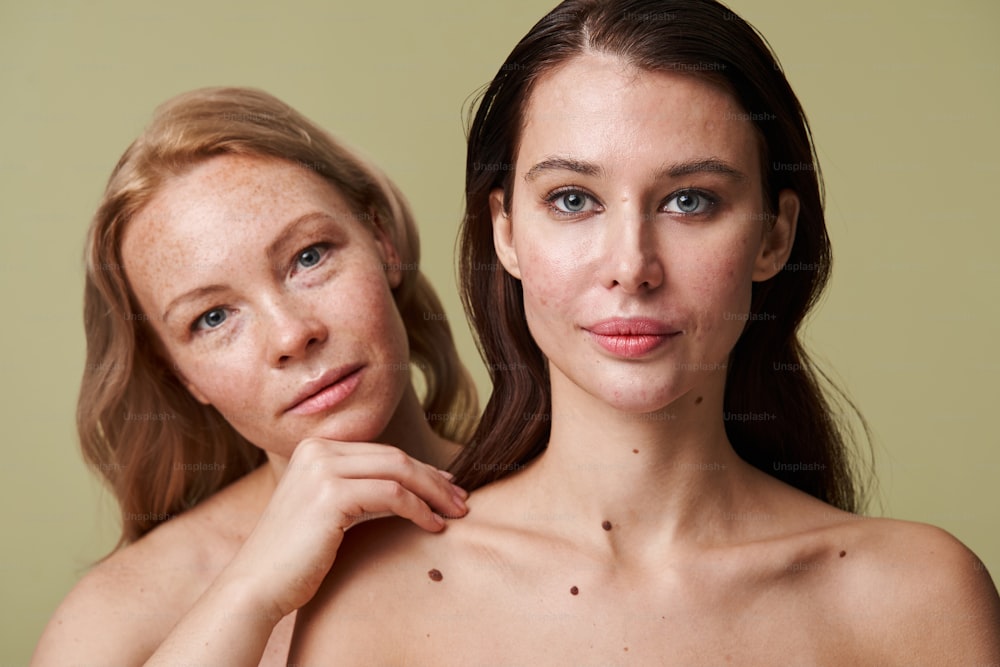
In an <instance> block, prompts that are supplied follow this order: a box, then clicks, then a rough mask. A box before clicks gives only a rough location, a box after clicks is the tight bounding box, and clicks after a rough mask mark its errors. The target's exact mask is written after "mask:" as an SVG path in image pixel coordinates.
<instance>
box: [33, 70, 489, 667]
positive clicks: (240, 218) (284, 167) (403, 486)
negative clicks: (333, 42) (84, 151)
mask: <svg viewBox="0 0 1000 667" xmlns="http://www.w3.org/2000/svg"><path fill="white" fill-rule="evenodd" d="M86 257H87V277H86V292H85V327H86V334H87V365H86V371H85V375H84V378H83V382H82V386H81V390H80V399H79V409H78V415H77V420H78V428H79V434H80V438H81V441H82V446H83V452H84V455H85V458H86V459H87V461H88V462H89V463H90V464H92V465H94V467H95V468H96V469H98V470H100V471H101V473H102V474H103V476H104V477H105V479H106V481H107V483H108V485H109V486H110V488H111V489H112V491H113V492H114V494H115V497H116V498H117V500H118V502H119V504H120V506H121V513H122V534H121V539H120V541H119V544H118V547H117V549H116V550H115V551H114V552H113V553H112V554H111V555H109V556H108V557H107V558H106V559H104V560H103V561H102V562H101V563H99V564H98V565H96V566H95V567H94V568H93V569H92V570H91V571H90V572H89V573H88V574H87V575H86V576H85V577H84V578H83V579H82V580H81V581H80V582H79V584H78V585H77V586H76V587H75V588H74V590H73V591H72V592H71V593H70V594H69V595H68V596H67V598H66V599H65V601H64V602H63V603H62V604H61V606H60V607H59V608H58V609H57V610H56V612H55V614H54V615H53V617H52V619H51V621H50V623H49V625H48V627H47V629H46V631H45V633H44V635H43V636H42V639H41V641H40V643H39V645H38V647H37V649H36V653H35V656H34V659H33V664H36V665H64V664H68V663H70V662H72V663H83V664H94V665H110V664H115V665H138V664H143V663H146V664H180V663H184V664H195V663H197V664H222V663H223V662H224V663H225V664H247V665H253V664H262V665H278V664H281V665H283V664H285V661H286V656H287V652H288V645H289V641H290V633H291V628H292V621H293V618H294V613H295V610H296V609H298V608H299V607H300V606H301V605H303V604H304V603H305V602H306V601H308V600H309V599H310V598H311V597H312V595H313V593H314V592H315V590H316V588H317V586H318V585H319V583H320V581H321V580H322V578H323V576H324V575H325V573H326V571H327V570H328V569H329V567H330V565H331V563H332V562H333V560H334V558H335V556H336V552H337V548H338V546H339V544H340V541H341V539H342V538H343V535H344V532H345V531H346V530H347V529H349V528H350V527H352V526H353V525H355V524H357V523H359V522H361V521H364V520H365V519H368V518H371V517H373V516H379V515H383V514H396V515H399V516H402V517H406V518H407V519H409V520H411V521H413V522H414V523H415V524H416V525H418V526H420V527H421V528H422V529H425V530H429V531H440V530H441V529H442V528H443V526H444V521H443V519H442V518H441V516H439V515H441V514H443V515H449V516H461V515H462V514H464V513H465V505H464V497H465V493H464V491H462V490H461V489H460V488H458V487H456V486H454V485H452V484H451V483H450V481H449V476H448V475H447V474H446V473H443V472H442V471H441V470H440V468H443V467H444V466H446V465H447V464H448V463H449V462H450V461H451V460H452V458H453V457H454V456H455V454H456V453H457V452H458V451H459V446H458V445H457V444H456V442H461V441H463V440H464V439H465V438H466V437H467V435H468V432H469V428H470V427H471V423H470V421H471V420H470V419H469V418H468V417H469V416H470V415H472V414H473V413H474V412H475V410H476V407H475V403H476V401H475V395H474V390H473V388H472V385H471V383H470V380H469V378H468V376H467V374H466V372H465V370H464V368H463V367H462V366H461V364H460V362H459V360H458V358H457V354H456V352H455V349H454V345H453V342H452V338H451V334H450V331H449V329H448V325H447V322H446V320H445V319H444V318H440V317H427V316H426V314H427V313H440V312H441V306H440V303H439V302H438V300H437V298H436V296H435V294H434V292H433V290H432V289H431V287H430V285H429V284H428V282H427V281H426V279H425V278H424V277H423V276H422V275H421V273H420V272H419V271H418V270H417V265H418V262H419V249H418V243H417V236H416V230H415V228H414V223H413V220H412V218H411V215H410V212H409V210H408V208H407V205H406V203H405V202H404V201H403V199H402V197H401V196H400V194H399V193H398V191H397V190H396V188H395V187H394V186H393V185H392V184H391V183H390V182H389V181H388V180H386V178H385V177H384V176H382V175H381V174H380V172H378V170H376V169H375V168H373V167H371V166H370V165H367V164H366V163H365V162H364V161H362V160H361V159H360V158H359V157H357V156H356V155H354V154H353V153H351V152H350V151H348V150H347V149H346V148H344V147H343V146H341V145H340V144H339V143H338V142H336V141H335V140H334V139H333V138H332V137H330V136H329V135H328V134H326V133H325V132H323V131H322V130H320V129H319V128H318V127H316V126H315V125H314V124H312V123H311V122H310V121H308V120H307V119H306V118H304V117H302V116H301V115H300V114H298V113H297V112H296V111H294V110H293V109H291V108H290V107H288V106H287V105H285V104H283V103H282V102H280V101H279V100H277V99H275V98H273V97H271V96H270V95H267V94H265V93H262V92H260V91H255V90H249V89H237V88H219V89H205V90H198V91H194V92H191V93H187V94H184V95H181V96H179V97H177V98H174V99H172V100H170V101H168V102H167V103H166V104H164V105H163V106H162V107H160V108H159V109H158V110H157V112H156V115H155V116H154V118H153V121H152V123H151V124H150V126H149V127H148V128H147V129H146V130H145V131H144V132H143V134H142V135H141V136H140V137H139V138H138V139H137V140H136V141H135V142H134V143H133V144H132V145H131V146H130V147H129V148H128V150H127V151H126V152H125V154H124V155H123V156H122V158H121V160H120V161H119V163H118V165H117V167H116V168H115V170H114V172H113V173H112V175H111V178H110V181H109V183H108V186H107V190H106V192H105V195H104V199H103V201H102V203H101V205H100V208H99V210H98V212H97V214H96V216H95V217H94V220H93V223H92V225H91V229H90V233H89V236H88V241H87V253H86ZM411 363H412V364H414V365H416V366H417V367H418V368H419V369H420V370H421V371H422V372H423V376H424V378H425V381H426V382H425V384H426V396H425V397H424V399H423V401H422V402H421V401H420V400H419V399H418V396H417V393H416V391H415V390H414V387H413V385H412V381H411V373H410V369H411ZM427 415H434V417H435V418H434V419H433V420H432V421H430V422H429V421H428V420H427V418H426V417H427ZM374 443H389V444H374ZM390 445H395V446H396V447H398V449H397V448H396V447H392V446H390ZM424 462H425V463H424Z"/></svg>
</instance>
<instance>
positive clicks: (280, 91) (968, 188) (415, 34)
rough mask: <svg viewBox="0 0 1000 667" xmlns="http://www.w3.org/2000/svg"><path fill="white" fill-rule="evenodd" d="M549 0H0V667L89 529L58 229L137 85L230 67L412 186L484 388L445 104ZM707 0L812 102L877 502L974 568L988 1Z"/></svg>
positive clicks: (68, 221) (440, 283)
mask: <svg viewBox="0 0 1000 667" xmlns="http://www.w3.org/2000/svg"><path fill="white" fill-rule="evenodd" d="M549 6H550V5H549V2H547V1H545V0H535V1H533V2H532V1H528V0H520V1H517V2H510V1H505V2H503V3H500V2H496V3H479V2H476V3H472V2H467V1H463V0H428V1H426V2H419V3H409V2H399V3H396V4H389V5H387V4H386V3H377V2H352V3H338V2H331V1H330V0H324V1H322V2H320V1H315V2H290V3H288V4H287V5H286V6H284V7H281V8H279V7H277V6H276V5H275V6H272V3H266V2H263V1H259V0H253V1H250V2H239V3H236V2H214V3H213V2H204V1H200V2H192V1H190V0H180V1H177V2H171V3H158V4H149V3H134V2H126V1H125V0H113V1H102V2H95V3H87V6H86V7H84V5H83V3H72V4H70V3H66V4H58V3H54V2H48V1H40V2H32V3H28V2H21V3H11V2H5V4H3V5H2V6H0V91H2V92H0V94H2V100H3V102H2V103H0V276H2V279H0V287H2V299H3V301H2V304H3V310H2V313H3V315H2V327H0V368H2V371H0V377H2V378H3V379H2V382H0V392H2V393H0V410H2V413H0V414H2V424H3V426H4V429H5V438H4V440H5V442H4V457H3V462H2V463H0V489H2V494H3V495H2V499H3V502H2V503H0V507H2V509H0V512H2V515H0V516H2V529H3V548H2V549H0V614H2V616H0V633H2V636H0V666H2V665H22V664H25V663H26V662H27V661H28V659H29V656H30V654H31V650H32V647H33V646H34V644H35V642H36V641H37V638H38V635H39V633H40V632H41V630H42V627H43V625H44V623H45V622H46V620H47V618H48V616H49V615H50V614H51V612H52V610H53V609H54V608H55V606H56V605H57V603H58V602H59V600H60V599H61V598H62V597H63V596H64V595H65V594H66V592H67V591H68V590H69V589H70V588H71V586H72V585H73V583H74V581H76V579H77V578H79V577H80V575H81V574H82V573H83V572H84V571H85V569H86V568H87V566H88V564H89V563H91V562H92V561H93V560H94V559H96V558H98V557H99V556H101V555H102V554H103V553H105V552H106V551H107V550H108V549H109V548H110V546H111V545H112V544H113V542H114V538H115V535H116V525H115V516H116V515H115V511H114V507H113V504H112V503H110V502H109V499H108V496H107V494H106V493H105V492H103V491H102V490H101V489H100V487H99V485H98V484H97V483H96V482H95V481H94V477H93V476H92V475H91V474H90V472H89V471H88V470H87V469H86V467H85V466H84V465H83V463H82V462H81V459H80V456H79V454H78V452H77V448H76V447H77V446H76V441H75V433H74V425H73V412H74V402H75V397H76V391H77V384H78V380H79V376H80V372H81V369H82V367H83V363H84V357H83V350H84V341H83V334H82V327H81V300H82V299H81V294H82V276H83V270H82V259H81V257H82V242H83V237H84V230H85V228H86V225H87V223H88V220H89V217H90V215H91V214H92V212H93V210H94V209H95V207H96V204H97V202H98V199H99V197H100V195H101V191H102V189H103V186H104V182H105V180H106V178H107V176H108V174H109V173H110V171H111V168H112V167H113V166H114V164H115V162H116V160H117V159H118V156H119V155H120V154H121V152H122V151H123V150H124V148H125V147H126V145H127V144H128V143H129V142H130V141H131V140H132V138H134V136H135V135H136V134H137V133H138V132H139V131H140V130H141V129H142V127H143V126H144V124H145V123H146V122H147V120H148V119H149V117H150V114H151V112H152V110H153V108H154V107H155V106H156V105H157V104H158V103H160V102H161V101H163V100H165V99H166V98H168V97H170V96H172V95H174V94H176V93H179V92H181V91H184V90H188V89H191V88H195V87H200V86H205V85H218V84H235V85H251V86H256V87H260V88H263V89H265V90H267V91H269V92H272V93H274V94H276V95H278V96H279V97H281V98H282V99H284V100H285V101H287V102H289V103H290V104H292V105H293V106H295V107H297V108H298V109H300V110H301V111H302V112H304V113H305V114H306V115H308V116H310V117H311V118H313V119H314V120H316V121H317V122H318V123H319V124H321V125H323V126H324V127H326V128H328V129H330V130H331V131H333V132H334V133H335V134H337V135H338V136H341V137H344V138H346V139H347V141H348V142H349V143H351V144H352V145H354V146H357V147H359V148H361V149H362V150H363V152H365V153H366V154H367V155H369V156H370V157H372V158H373V159H374V160H375V161H376V162H377V163H378V164H380V165H382V166H383V167H384V168H385V169H386V171H387V172H388V173H389V174H390V176H391V177H393V178H394V179H395V180H396V181H397V182H398V183H399V184H400V186H401V187H402V189H403V190H404V192H406V193H407V194H408V196H409V198H410V200H411V202H412V204H413V207H414V209H415V210H416V213H417V216H418V220H419V224H420V228H421V233H422V236H423V246H424V260H423V267H424V269H425V270H426V272H427V273H428V274H429V275H430V277H431V280H432V281H433V282H434V283H435V285H436V286H437V287H438V289H439V290H440V291H441V293H442V295H443V297H444V300H445V302H446V309H447V312H448V315H449V317H450V318H451V321H452V323H453V327H454V328H455V329H456V330H457V334H458V337H459V339H460V344H461V350H462V353H463V355H464V358H465V359H466V361H467V362H468V364H469V365H470V367H472V368H473V370H474V372H475V374H476V376H477V380H478V382H479V386H480V389H481V391H482V393H483V395H484V397H485V394H486V388H487V386H488V382H487V380H486V374H485V372H484V371H483V369H482V364H481V362H480V360H479V358H478V355H477V354H476V352H475V348H474V347H473V345H472V343H471V337H470V336H469V334H468V329H467V327H466V325H465V320H464V317H463V315H462V311H461V308H460V306H459V302H458V298H457V293H456V288H455V279H454V274H455V272H454V268H453V267H454V261H453V252H454V239H455V232H456V228H457V221H458V218H459V215H460V210H461V204H462V182H463V168H464V145H463V144H464V142H463V138H464V134H463V128H464V117H465V116H464V110H465V108H466V107H467V105H468V102H469V99H470V96H471V95H472V94H473V93H474V92H475V91H476V90H477V89H478V88H479V87H480V86H481V85H482V84H484V83H486V82H487V81H488V80H489V79H490V77H491V76H492V74H493V73H494V72H495V71H496V70H497V69H498V67H499V65H500V64H501V62H502V60H503V58H504V57H505V56H506V54H507V53H508V52H509V50H510V49H511V47H512V46H513V45H514V43H515V42H516V40H517V39H518V38H520V36H521V35H523V33H524V32H525V31H526V30H527V29H528V28H529V27H530V26H531V25H532V24H533V23H534V21H535V20H537V19H538V18H540V17H541V16H542V14H543V13H544V12H545V11H546V10H547V9H548V8H549ZM732 7H733V9H734V10H735V11H736V12H738V13H740V14H741V15H743V16H745V17H746V18H747V19H749V20H750V21H751V22H752V23H754V24H755V25H756V26H757V27H758V28H759V29H760V30H761V31H762V32H763V33H764V34H765V35H766V37H767V38H768V40H769V41H770V43H771V44H772V46H773V47H774V48H775V50H776V51H777V53H778V56H779V58H780V59H781V61H782V62H783V64H784V66H785V69H786V71H787V73H788V76H789V78H790V79H791V82H792V85H793V86H794V87H795V89H796V91H797V92H798V94H799V96H800V98H801V99H802V101H803V104H804V106H805V108H806V111H807V113H808V115H809V117H810V119H811V121H812V123H813V129H814V132H815V135H816V141H817V144H818V147H819V152H820V157H821V160H822V165H823V168H824V171H825V175H826V183H827V188H828V192H829V197H828V211H829V227H830V232H831V235H832V236H833V240H834V249H835V258H836V261H835V271H834V280H833V282H832V285H831V289H830V290H829V292H828V294H827V297H826V299H825V301H824V303H823V304H822V306H821V308H820V309H819V311H818V312H817V314H816V315H815V316H814V317H813V319H812V320H811V323H810V326H809V328H808V332H807V334H808V335H807V337H808V339H809V341H810V343H811V345H812V349H813V350H815V351H816V352H817V353H818V357H819V358H820V359H821V360H823V361H825V362H827V363H828V367H831V368H833V369H834V372H835V375H836V376H837V377H839V378H840V379H841V380H842V381H843V382H844V384H845V385H846V387H847V388H848V390H849V392H850V394H851V395H852V396H853V398H854V399H855V400H856V401H857V403H858V404H859V406H860V407H861V408H862V410H863V412H864V413H865V415H866V416H867V418H868V419H869V420H870V422H871V425H872V427H873V430H874V434H875V436H876V441H875V446H876V455H877V461H878V473H879V476H880V480H881V487H880V496H881V509H876V512H881V513H883V514H885V515H889V516H893V517H898V518H905V519H912V520H917V521H924V522H928V523H933V524H937V525H940V526H942V527H944V528H946V529H947V530H949V531H951V532H952V533H953V534H955V535H956V536H957V537H958V538H960V539H961V540H963V541H964V542H965V543H966V544H968V545H969V546H970V547H971V548H973V549H974V550H975V551H976V552H977V553H978V554H979V555H980V557H981V558H982V559H983V560H984V562H985V563H986V564H987V566H990V567H991V568H992V569H993V571H997V569H998V568H1000V534H998V530H997V527H998V526H997V518H998V509H997V506H998V505H1000V492H998V490H997V486H998V484H1000V481H998V476H1000V448H998V444H1000V443H998V436H997V431H996V428H995V427H993V426H991V424H994V423H995V422H994V421H993V420H994V418H995V417H996V415H997V412H998V408H997V396H998V392H997V389H996V378H997V373H998V371H1000V361H998V360H997V357H996V356H995V354H994V351H995V347H994V346H995V344H996V342H997V339H998V338H1000V314H998V309H997V306H996V299H995V297H996V288H997V287H998V286H1000V280H998V277H1000V274H998V263H997V252H998V249H1000V220H998V215H997V199H996V197H997V195H998V185H997V184H998V182H1000V169H998V166H997V156H998V154H1000V131H998V129H997V123H998V119H1000V85H998V81H1000V40H998V39H997V29H998V27H1000V20H998V19H1000V9H998V7H997V6H996V5H995V4H994V3H992V2H990V1H989V0H980V1H976V0H954V1H952V2H950V3H948V4H947V5H946V6H939V7H938V8H933V9H917V8H914V7H913V3H910V2H907V1H906V0H892V1H890V2H883V3H878V4H876V3H869V2H868V1H867V0H847V1H845V0H819V1H816V2H802V3H791V2H787V1H778V0H734V1H733V3H732ZM580 83H581V85H583V86H586V85H587V82H586V81H581V82H580ZM80 659H81V661H84V662H85V656H80Z"/></svg>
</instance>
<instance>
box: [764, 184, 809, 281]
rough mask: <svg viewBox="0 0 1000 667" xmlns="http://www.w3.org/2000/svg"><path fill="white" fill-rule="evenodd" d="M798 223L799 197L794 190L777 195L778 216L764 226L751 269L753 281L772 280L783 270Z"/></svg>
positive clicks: (790, 251)
mask: <svg viewBox="0 0 1000 667" xmlns="http://www.w3.org/2000/svg"><path fill="white" fill-rule="evenodd" d="M798 221H799V196H798V195H797V194H795V191H794V190H782V191H781V192H779V193H778V214H777V215H776V216H775V218H774V220H773V221H771V223H770V225H765V228H764V236H763V238H761V242H760V252H759V253H758V254H757V259H756V261H755V262H754V267H753V280H754V281H755V282H761V281H764V280H768V279H769V278H773V277H774V276H776V275H777V274H778V272H779V271H781V269H783V268H784V266H785V262H787V261H788V256H789V255H790V254H792V244H794V243H795V228H796V225H797V224H798Z"/></svg>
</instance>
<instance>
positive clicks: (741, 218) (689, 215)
mask: <svg viewBox="0 0 1000 667" xmlns="http://www.w3.org/2000/svg"><path fill="white" fill-rule="evenodd" d="M758 165H759V156H758V149H757V139H756V136H755V133H754V130H753V125H752V123H751V122H750V121H749V120H748V119H747V115H746V113H745V112H744V111H743V110H742V109H741V108H740V107H739V106H738V105H737V103H736V102H735V101H734V100H733V99H732V98H731V97H730V96H729V95H728V94H727V93H726V92H724V91H723V90H721V89H720V88H717V87H715V86H713V85H711V84H709V83H706V82H705V81H704V80H700V79H697V78H695V77H693V76H690V75H685V74H682V73H673V72H670V73H651V72H647V71H642V70H638V69H635V68H634V67H631V66H629V65H627V64H625V63H624V62H623V61H622V60H620V59H618V58H616V57H614V56H607V55H600V54H588V55H583V56H579V57H576V58H574V59H573V60H570V61H569V62H567V63H566V64H565V65H563V66H561V67H559V68H558V69H556V70H554V71H552V72H550V73H548V74H546V75H545V76H543V77H542V78H540V79H539V81H538V83H537V84H536V86H535V88H534V91H533V93H532V95H531V97H530V99H529V101H528V104H527V107H526V110H525V121H524V127H523V131H522V134H521V142H520V146H519V149H518V152H517V161H516V165H515V171H514V177H513V179H514V180H513V195H512V201H511V206H510V210H509V211H508V212H507V213H504V212H503V210H502V195H503V193H502V192H501V191H499V190H497V191H494V192H493V193H492V196H491V208H492V212H493V220H494V241H495V245H496V248H497V253H498V255H499V257H500V260H501V262H502V263H503V264H504V266H505V267H506V268H507V270H508V271H509V272H510V273H511V274H512V275H514V276H515V277H516V278H519V279H520V280H521V283H522V286H523V290H524V309H525V314H526V317H527V322H528V326H529V328H530V330H531V333H532V336H533V337H534V339H535V341H536V342H537V343H538V345H539V347H540V348H541V350H542V352H543V353H544V354H545V356H546V357H547V358H548V360H549V367H550V374H551V376H552V381H553V386H554V387H555V385H556V384H557V383H558V382H561V381H563V380H565V379H568V380H569V381H570V382H571V383H573V384H574V385H576V386H577V387H579V388H581V389H583V390H584V391H586V392H588V393H590V394H591V395H593V396H595V397H598V398H600V399H601V400H603V401H605V402H607V403H609V404H611V405H613V406H615V407H616V408H618V409H621V410H625V411H628V412H649V411H653V410H658V409H661V408H663V407H665V406H667V405H669V404H670V403H672V402H673V401H675V400H678V399H679V398H681V397H682V396H684V395H685V394H687V393H688V392H692V391H693V390H696V389H697V390H698V393H699V394H700V393H701V392H702V391H710V388H709V387H706V386H703V385H704V384H705V383H706V382H712V383H715V388H716V390H717V393H718V395H719V396H721V387H722V386H723V385H722V383H724V378H725V370H724V369H725V364H726V361H727V358H728V355H729V353H730V351H731V350H732V348H733V346H734V345H735V343H736V341H737V339H738V338H739V336H740V333H741V331H742V330H743V327H744V324H745V323H746V320H747V317H748V311H749V307H750V297H751V283H752V282H753V281H755V280H765V279H767V278H770V277H771V276H773V275H774V274H775V273H777V271H778V270H779V269H780V268H781V266H783V264H784V262H785V259H786V258H787V255H788V252H789V250H790V247H791V242H792V239H793V237H794V225H795V217H796V216H797V211H798V203H797V199H796V198H795V196H794V194H792V193H791V192H784V193H782V195H781V202H780V206H779V209H780V210H779V215H778V216H777V220H774V219H773V218H771V217H769V216H766V215H765V214H764V202H763V198H762V191H761V179H760V173H759V166H758ZM759 316H761V317H780V316H781V314H780V313H761V314H759ZM692 400H693V397H692Z"/></svg>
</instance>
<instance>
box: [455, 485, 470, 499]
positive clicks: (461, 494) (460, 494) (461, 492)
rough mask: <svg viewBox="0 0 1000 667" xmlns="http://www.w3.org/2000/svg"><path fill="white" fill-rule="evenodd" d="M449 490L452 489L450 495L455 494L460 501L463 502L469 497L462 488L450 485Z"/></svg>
mask: <svg viewBox="0 0 1000 667" xmlns="http://www.w3.org/2000/svg"><path fill="white" fill-rule="evenodd" d="M451 489H452V493H454V494H455V495H456V496H458V497H459V498H461V499H462V500H465V499H466V498H468V497H469V492H468V491H466V490H465V489H463V488H462V487H460V486H457V485H455V484H452V485H451Z"/></svg>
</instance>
